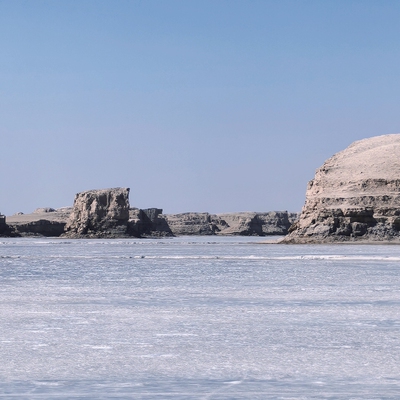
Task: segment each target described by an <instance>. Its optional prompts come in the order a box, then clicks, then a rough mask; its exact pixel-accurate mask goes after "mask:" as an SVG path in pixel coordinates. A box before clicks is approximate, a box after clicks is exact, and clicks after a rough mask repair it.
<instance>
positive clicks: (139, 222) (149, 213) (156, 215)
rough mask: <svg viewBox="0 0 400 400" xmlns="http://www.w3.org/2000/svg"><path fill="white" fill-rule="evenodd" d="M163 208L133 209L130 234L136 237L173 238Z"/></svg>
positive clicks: (130, 219) (130, 218) (129, 224)
mask: <svg viewBox="0 0 400 400" xmlns="http://www.w3.org/2000/svg"><path fill="white" fill-rule="evenodd" d="M162 211H163V210H162V209H161V208H146V209H144V210H141V209H139V208H131V209H130V210H129V221H128V233H129V234H130V235H132V236H136V237H147V236H151V237H153V236H173V233H172V231H171V229H170V227H169V225H168V223H167V221H166V219H165V217H164V216H163V215H162Z"/></svg>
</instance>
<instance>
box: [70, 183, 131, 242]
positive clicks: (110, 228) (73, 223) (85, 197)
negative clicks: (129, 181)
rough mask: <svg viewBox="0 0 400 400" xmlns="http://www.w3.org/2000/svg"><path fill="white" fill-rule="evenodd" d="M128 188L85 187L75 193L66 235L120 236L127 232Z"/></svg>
mask: <svg viewBox="0 0 400 400" xmlns="http://www.w3.org/2000/svg"><path fill="white" fill-rule="evenodd" d="M128 220H129V189H128V188H114V189H102V190H89V191H86V192H82V193H78V194H77V195H76V196H75V200H74V207H73V210H72V213H71V216H70V218H69V220H68V222H67V224H66V227H65V236H67V237H121V236H122V237H123V236H125V235H127V234H128Z"/></svg>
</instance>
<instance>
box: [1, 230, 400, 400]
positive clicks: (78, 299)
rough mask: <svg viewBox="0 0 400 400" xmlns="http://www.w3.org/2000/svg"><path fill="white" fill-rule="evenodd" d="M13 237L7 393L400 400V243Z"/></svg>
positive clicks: (5, 283)
mask: <svg viewBox="0 0 400 400" xmlns="http://www.w3.org/2000/svg"><path fill="white" fill-rule="evenodd" d="M262 241H263V239H262V238H261V239H260V238H243V237H233V238H220V237H217V238H215V237H206V238H204V237H181V238H175V239H147V240H139V239H137V240H134V239H133V240H63V239H0V274H1V276H0V319H1V325H0V327H1V329H0V354H1V362H0V397H1V398H10V399H11V398H13V399H16V398H18V399H52V398H57V399H62V398H65V399H106V398H107V399H110V398H115V399H125V398H126V399H128V398H129V399H131V398H135V399H298V398H301V399H308V398H315V399H349V398H351V399H398V398H400V273H399V272H400V246H389V245H368V246H367V245H313V246H311V245H300V246H296V245H266V244H261V242H262Z"/></svg>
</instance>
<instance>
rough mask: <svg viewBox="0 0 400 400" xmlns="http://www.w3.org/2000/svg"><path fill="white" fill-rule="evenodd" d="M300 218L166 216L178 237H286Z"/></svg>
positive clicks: (254, 214) (274, 215)
mask: <svg viewBox="0 0 400 400" xmlns="http://www.w3.org/2000/svg"><path fill="white" fill-rule="evenodd" d="M297 217H298V214H297V213H288V212H287V211H271V212H265V213H258V212H238V213H228V214H209V213H183V214H169V215H168V214H167V215H165V219H166V220H167V223H168V225H169V227H170V229H171V231H172V233H173V234H174V235H242V236H268V235H285V234H286V233H287V232H288V230H289V227H290V226H291V225H292V223H293V222H294V221H295V220H296V219H297Z"/></svg>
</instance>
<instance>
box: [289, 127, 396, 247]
mask: <svg viewBox="0 0 400 400" xmlns="http://www.w3.org/2000/svg"><path fill="white" fill-rule="evenodd" d="M335 242H356V243H359V242H360V243H362V242H364V243H368V242H391V243H400V134H391V135H384V136H377V137H372V138H368V139H364V140H360V141H357V142H354V143H353V144H351V145H350V146H349V147H348V148H346V149H345V150H343V151H341V152H339V153H337V154H335V155H334V156H332V157H331V158H329V159H328V160H327V161H325V163H324V164H323V165H322V167H320V168H319V169H317V171H316V174H315V177H314V179H313V180H311V181H310V182H309V183H308V187H307V192H306V201H305V204H304V207H303V209H302V212H301V215H300V218H299V220H298V221H297V222H296V223H295V224H293V225H292V227H291V228H290V229H289V234H288V235H287V236H286V237H285V238H284V239H283V240H282V241H281V243H335Z"/></svg>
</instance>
